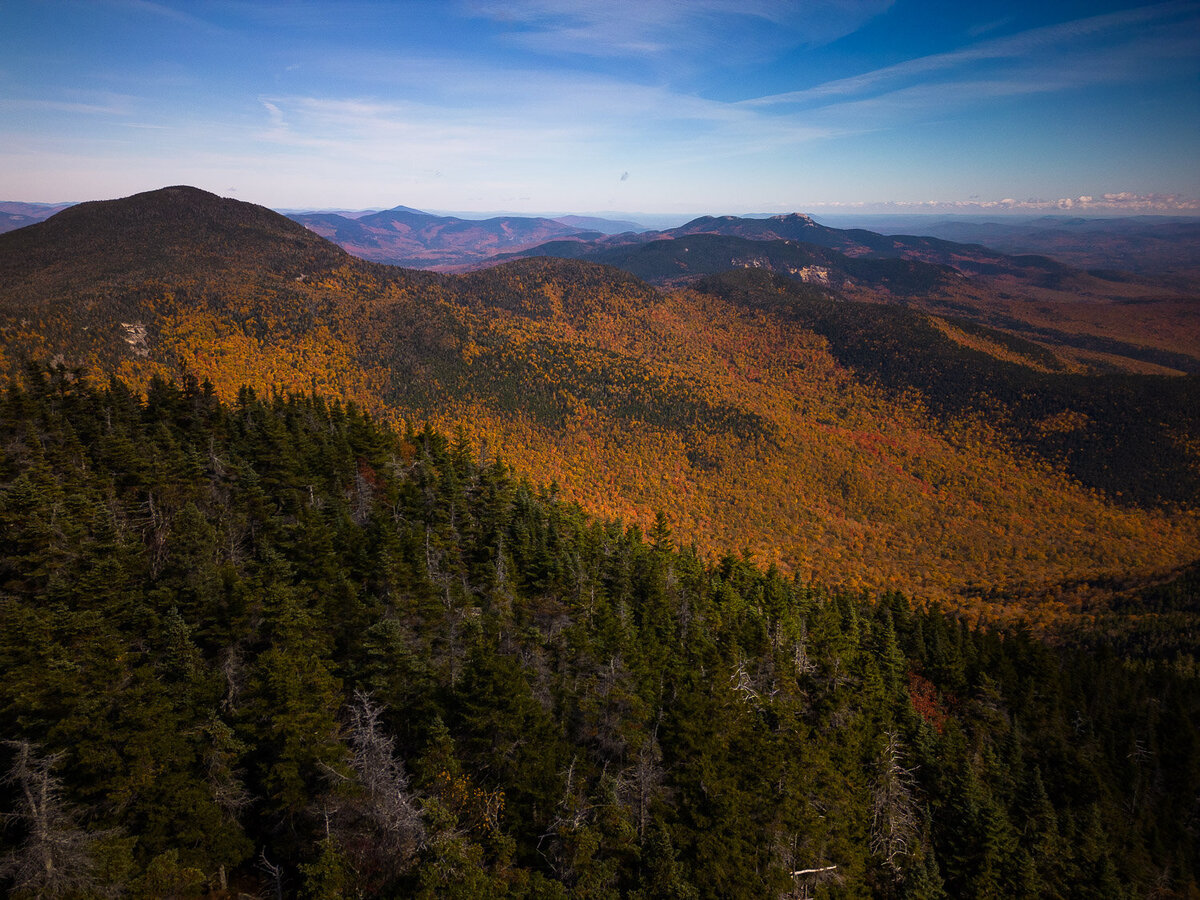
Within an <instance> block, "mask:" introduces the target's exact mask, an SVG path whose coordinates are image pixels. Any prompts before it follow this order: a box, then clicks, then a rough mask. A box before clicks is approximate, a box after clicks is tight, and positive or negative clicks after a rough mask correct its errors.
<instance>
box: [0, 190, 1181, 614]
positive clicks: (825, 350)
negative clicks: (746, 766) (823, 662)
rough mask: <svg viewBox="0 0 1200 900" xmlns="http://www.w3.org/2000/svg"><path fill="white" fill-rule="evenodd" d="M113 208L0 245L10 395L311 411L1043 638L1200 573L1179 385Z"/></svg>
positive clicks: (272, 220)
mask: <svg viewBox="0 0 1200 900" xmlns="http://www.w3.org/2000/svg"><path fill="white" fill-rule="evenodd" d="M113 203H114V204H116V205H115V206H114V207H106V206H105V205H103V204H97V205H85V206H82V207H79V208H77V209H76V210H74V211H69V212H73V215H71V216H70V217H68V218H67V219H65V220H58V221H56V219H57V217H56V219H51V220H49V221H48V222H47V223H45V225H44V226H38V227H37V229H26V230H25V231H26V232H27V233H22V232H14V233H11V234H10V235H5V236H0V271H4V272H10V273H13V275H14V277H12V278H6V279H4V281H3V282H2V283H0V329H2V330H0V335H2V336H3V345H2V346H3V350H4V358H3V360H2V361H3V364H4V366H5V367H6V368H7V370H8V371H10V372H12V371H14V370H15V369H16V368H18V367H19V365H20V363H21V360H22V358H24V357H27V356H33V357H35V358H40V359H44V360H49V359H59V360H61V361H63V362H65V363H67V364H69V365H75V364H79V365H83V366H86V367H88V368H89V369H90V370H91V371H92V372H93V373H95V374H96V375H97V376H100V377H102V378H103V377H106V376H107V375H109V374H117V375H120V376H121V377H123V378H125V379H127V380H129V381H131V382H132V383H134V384H136V385H140V386H143V387H144V386H146V385H147V384H148V383H149V379H150V378H151V377H152V376H154V375H159V376H164V377H174V378H181V377H182V376H183V374H184V373H190V374H193V375H195V376H196V377H197V378H199V379H201V380H204V379H208V380H210V381H211V382H212V384H213V385H214V386H215V389H216V391H217V393H218V394H219V395H221V396H224V397H227V398H231V397H234V396H236V395H237V393H238V391H239V389H240V388H241V387H242V386H243V385H249V386H251V387H253V388H255V389H256V390H259V391H262V392H269V391H270V390H272V389H280V390H285V391H286V390H311V389H313V388H317V389H320V390H322V391H323V392H326V393H330V394H332V395H334V396H338V397H341V398H343V399H345V400H353V401H355V402H356V403H358V404H360V405H361V406H362V407H364V408H367V409H370V410H372V411H373V412H375V413H377V414H379V415H380V416H382V417H384V418H387V419H391V420H400V419H404V420H409V421H413V420H415V421H418V422H419V421H424V420H431V421H434V422H437V423H439V424H441V425H442V426H444V427H446V428H447V429H451V430H453V429H455V428H457V427H461V428H462V429H463V432H464V436H465V437H466V438H467V439H469V440H470V441H471V442H472V443H473V444H474V445H475V446H477V447H480V448H486V449H485V452H486V453H487V454H495V453H500V454H502V455H503V456H504V458H506V459H508V460H509V461H510V462H511V463H512V464H513V465H514V466H515V467H516V468H517V469H518V470H519V471H521V472H524V473H527V474H529V475H531V476H532V477H535V478H537V479H538V480H541V481H550V480H554V481H556V482H557V484H558V489H559V490H560V491H561V493H562V494H563V495H564V496H565V497H568V498H570V499H575V500H578V501H579V502H580V503H581V504H583V506H584V507H585V508H587V509H589V510H591V511H593V512H595V513H598V514H600V515H606V516H608V515H612V516H620V517H622V518H624V519H625V520H626V521H630V522H635V523H641V524H643V525H644V526H645V527H649V526H650V525H651V524H652V523H653V522H654V519H655V513H656V511H662V512H663V513H665V514H666V516H667V519H668V521H669V522H670V523H671V524H672V525H673V526H674V528H675V530H676V534H677V535H678V537H679V538H680V539H681V540H682V541H684V542H685V543H687V542H692V541H694V542H695V543H696V544H697V545H698V547H699V549H700V550H701V552H703V553H707V552H717V553H723V552H727V551H730V550H734V551H737V550H740V549H741V548H746V549H747V551H748V552H750V553H752V554H755V555H756V558H757V559H759V560H760V561H762V562H763V563H776V564H778V565H780V566H782V567H783V568H785V569H786V570H788V571H792V572H796V573H798V574H800V575H802V576H803V577H806V578H808V577H814V578H818V579H820V580H822V581H825V582H830V583H845V584H848V585H850V586H853V587H869V588H875V589H883V588H889V587H901V586H902V587H904V588H905V589H906V590H914V591H916V593H917V594H918V595H919V596H920V597H922V598H925V599H935V600H942V601H946V602H953V603H958V604H961V605H964V606H967V607H970V608H971V609H972V610H973V611H974V612H976V613H979V612H983V613H984V614H986V615H988V616H993V617H996V616H1004V615H1008V614H1016V613H1020V614H1022V615H1024V614H1027V613H1030V612H1031V611H1032V614H1033V615H1035V616H1036V617H1040V618H1041V619H1043V620H1047V621H1048V620H1053V619H1061V618H1063V617H1067V616H1071V615H1074V614H1077V613H1079V612H1080V611H1082V610H1083V609H1084V608H1085V604H1091V603H1095V602H1097V600H1098V599H1103V598H1105V597H1108V596H1112V595H1113V594H1114V592H1119V591H1122V590H1125V589H1126V588H1127V587H1129V588H1132V587H1134V586H1136V585H1137V584H1139V583H1144V582H1146V581H1148V580H1154V579H1157V578H1159V577H1162V576H1164V575H1166V574H1168V573H1170V572H1172V571H1174V570H1175V569H1177V568H1178V567H1181V566H1184V565H1186V564H1188V563H1191V562H1192V561H1194V560H1195V559H1196V558H1197V557H1200V537H1198V535H1200V528H1198V525H1197V521H1196V517H1195V515H1194V513H1192V512H1190V511H1189V510H1190V509H1193V508H1194V507H1195V505H1196V501H1197V497H1196V494H1195V474H1194V473H1195V470H1196V467H1197V454H1198V449H1197V448H1198V446H1200V443H1198V441H1197V438H1198V436H1200V435H1198V432H1197V429H1196V427H1195V422H1194V414H1193V412H1192V411H1193V410H1194V409H1195V408H1196V406H1194V405H1186V403H1187V398H1188V397H1189V396H1194V393H1195V380H1194V379H1191V378H1185V379H1175V380H1168V379H1164V378H1157V379H1156V378H1153V377H1150V376H1142V377H1141V379H1140V380H1137V379H1135V382H1136V383H1135V386H1134V388H1130V389H1128V390H1123V391H1109V392H1106V391H1103V390H1100V391H1096V392H1094V395H1093V394H1092V393H1089V394H1088V395H1087V396H1088V397H1090V398H1091V399H1090V400H1089V402H1092V403H1093V404H1094V405H1093V406H1089V407H1086V408H1083V407H1080V406H1079V399H1080V396H1081V395H1080V394H1079V392H1078V390H1077V388H1075V387H1072V385H1074V384H1075V383H1074V382H1068V381H1067V380H1066V376H1065V375H1063V374H1061V371H1060V370H1061V369H1062V366H1061V364H1060V362H1059V361H1058V360H1057V357H1055V356H1054V354H1047V353H1046V352H1045V351H1044V350H1043V349H1041V348H1039V347H1038V346H1037V345H1030V344H1029V343H1028V342H1014V341H1013V340H1012V339H1010V338H1008V337H1007V336H1005V335H1002V334H999V333H996V332H990V331H988V330H986V329H982V330H981V329H979V328H975V327H974V326H968V325H964V324H963V323H961V322H959V323H957V324H956V322H955V321H953V320H949V319H946V318H945V317H930V316H929V315H928V314H926V313H922V312H919V311H915V310H907V309H903V308H901V307H894V308H892V307H880V306H878V305H875V304H863V303H856V302H853V301H849V300H846V299H841V298H839V296H838V295H836V294H833V293H830V290H831V289H830V288H827V287H823V286H822V287H818V286H814V285H810V286H807V287H804V286H796V290H797V291H799V293H798V294H791V295H789V294H788V292H787V291H786V290H783V291H782V292H781V290H780V289H779V288H778V286H777V285H774V284H773V283H763V284H758V283H753V282H752V283H749V284H738V283H734V284H732V285H730V284H726V283H713V284H711V285H708V286H707V287H705V288H704V290H697V289H688V290H679V291H674V292H670V293H662V292H660V291H658V290H655V289H654V288H651V287H650V286H649V285H647V284H645V283H644V282H642V281H640V280H638V279H636V278H634V277H632V276H631V275H628V274H626V273H623V272H621V271H618V270H616V269H612V268H608V267H604V266H599V265H595V264H591V263H587V262H580V261H571V260H551V259H546V258H541V259H532V260H522V261H515V262H513V263H509V264H506V265H503V266H499V267H496V268H493V269H490V270H487V271H483V272H477V273H473V274H471V275H466V276H440V275H435V274H432V273H424V272H414V271H409V270H403V269H397V268H393V267H387V266H377V265H371V264H369V263H365V262H362V261H359V260H356V259H353V258H351V257H349V256H347V255H346V254H344V253H343V252H342V251H341V250H339V249H338V248H336V247H334V246H333V245H332V244H329V243H327V242H325V241H323V240H322V239H320V238H319V237H317V236H316V235H313V234H312V233H311V232H308V231H307V230H305V229H303V228H301V227H300V226H299V225H296V224H295V223H292V222H290V221H288V220H287V219H284V218H283V217H281V216H275V214H273V213H270V212H268V211H266V210H259V209H258V208H255V207H246V205H245V204H238V203H236V202H234V201H223V200H219V199H218V198H215V197H211V195H202V192H193V191H191V190H188V189H167V190H165V191H160V192H153V193H151V194H147V195H141V196H139V197H136V198H128V199H127V200H124V201H113ZM223 217H224V218H223ZM115 222H120V223H122V224H121V226H120V227H117V226H116V225H114V224H113V223H115ZM224 248H227V249H228V257H227V258H226V257H225V256H223V253H225V249H224ZM781 297H782V298H784V300H786V302H781V300H780V298H781ZM882 309H891V310H892V312H891V313H889V315H888V316H887V317H884V318H883V319H880V318H879V316H878V315H877V314H876V313H877V312H878V311H879V310H882ZM875 320H879V321H880V322H882V323H883V324H884V325H886V327H885V328H884V329H883V331H880V332H877V333H874V334H870V333H867V334H866V335H865V337H864V335H863V333H862V327H863V326H864V323H868V322H871V321H875ZM888 323H890V324H888ZM972 328H973V329H974V330H972ZM910 334H917V335H924V337H922V338H921V340H920V341H918V342H916V343H912V342H907V337H906V335H910ZM931 335H932V337H931ZM889 340H898V341H901V343H902V345H903V346H899V347H889V346H888V341H889ZM906 342H907V343H906ZM872 354H874V355H875V356H877V357H878V358H879V359H880V361H881V365H880V366H875V367H872V365H870V364H868V363H869V361H870V359H871V357H872ZM892 359H895V360H899V361H901V364H900V365H899V368H898V369H895V367H893V369H889V368H888V365H890V364H887V361H888V360H892ZM963 360H969V361H970V364H971V367H972V369H971V371H972V372H973V373H974V374H973V375H972V377H973V378H976V379H977V382H978V383H979V384H981V385H983V386H985V387H986V385H987V384H989V383H990V382H989V379H992V380H993V381H994V383H995V384H1010V385H1017V386H1018V387H1020V386H1021V385H1022V384H1023V382H1022V378H1024V377H1026V376H1030V377H1032V376H1035V375H1036V376H1037V378H1040V379H1041V380H1040V381H1039V380H1037V379H1036V378H1035V379H1034V380H1032V381H1029V382H1028V384H1029V385H1032V386H1033V389H1035V392H1036V393H1037V394H1039V395H1043V396H1044V401H1039V403H1040V405H1039V404H1037V403H1035V404H1032V405H1031V404H1030V403H1027V402H1025V401H1024V400H1022V399H1021V396H1023V395H1021V394H1020V391H1017V394H1015V395H1013V396H1007V395H1001V396H998V397H996V398H995V399H996V401H997V403H999V404H1000V405H1001V406H1002V408H1003V411H1004V412H1005V414H1006V415H1007V416H1008V417H1009V418H1010V419H1011V420H1012V421H1011V422H1009V421H1006V419H1005V416H1003V415H1001V416H997V415H994V413H995V412H996V409H995V408H992V407H989V406H987V405H986V404H984V403H983V402H982V398H981V393H980V391H979V390H975V389H971V390H969V391H965V392H963V393H962V397H958V396H957V395H956V393H955V391H954V390H952V389H950V387H951V386H953V385H954V384H955V383H956V379H957V378H958V377H959V374H960V372H961V371H962V361H963ZM893 370H894V371H898V372H900V373H901V375H902V377H893V374H892V373H893ZM1014 372H1016V373H1018V374H1012V373H1014ZM939 373H940V374H939ZM1006 373H1007V374H1006ZM1020 373H1024V374H1023V375H1021V376H1020V377H1018V375H1019V374H1020ZM1056 373H1057V374H1056ZM922 379H923V380H922ZM1109 383H1114V384H1115V382H1109V381H1104V380H1103V379H1101V380H1096V381H1093V382H1088V384H1091V385H1101V384H1109ZM1021 390H1024V387H1021ZM1073 391H1074V393H1073ZM1171 391H1176V392H1178V391H1182V392H1183V393H1182V394H1179V395H1178V396H1176V397H1174V398H1173V397H1172V394H1171ZM1188 392H1191V394H1189V393H1188ZM1148 398H1150V399H1153V398H1158V399H1155V401H1154V402H1156V403H1159V404H1160V406H1161V410H1162V411H1163V414H1162V415H1159V413H1158V412H1155V413H1154V415H1153V416H1146V415H1145V412H1146V410H1147V409H1149V408H1148V407H1146V408H1143V406H1139V404H1144V402H1146V401H1147V399H1148ZM960 401H961V402H960ZM1055 404H1057V406H1055ZM1197 405H1200V404H1197ZM1181 407H1182V408H1181ZM1156 409H1157V407H1156ZM1035 416H1036V417H1037V418H1035ZM1138 416H1141V417H1142V418H1143V419H1145V422H1144V423H1143V427H1142V428H1141V431H1140V432H1139V433H1141V434H1142V435H1143V437H1142V438H1138V440H1142V443H1141V444H1136V443H1135V444H1131V445H1128V447H1146V446H1149V447H1150V448H1152V450H1153V451H1154V452H1153V455H1152V456H1150V457H1147V456H1146V455H1145V454H1143V453H1142V452H1141V451H1140V450H1139V451H1137V452H1130V451H1129V450H1128V447H1126V445H1124V444H1123V445H1122V446H1123V447H1126V449H1125V450H1121V452H1111V453H1110V452H1108V449H1107V445H1106V440H1107V437H1106V436H1107V435H1112V434H1116V433H1119V430H1120V427H1121V424H1120V423H1121V422H1122V421H1127V420H1129V418H1130V417H1138ZM1139 421H1140V420H1139ZM985 424H986V427H984V425H985ZM1072 442H1074V443H1072ZM1076 445H1079V446H1082V447H1084V448H1085V452H1082V453H1081V451H1080V450H1079V449H1078V447H1076ZM1078 459H1084V460H1085V461H1086V465H1076V461H1077V460H1078ZM1148 462H1153V463H1154V464H1155V465H1156V466H1160V469H1158V470H1155V471H1153V472H1150V473H1149V474H1147V473H1145V472H1144V471H1143V470H1145V469H1146V468H1147V466H1146V464H1147V463H1148ZM1072 467H1073V468H1072ZM1068 471H1069V472H1072V473H1073V475H1071V476H1069V475H1068V474H1067V472H1068ZM1189 479H1190V480H1189ZM1081 481H1082V482H1084V483H1083V484H1081V483H1080V482H1081ZM1089 485H1090V486H1089ZM1134 485H1136V486H1137V489H1136V491H1131V492H1130V495H1129V496H1123V497H1117V491H1119V490H1122V489H1123V488H1126V487H1130V486H1134ZM1101 491H1103V492H1106V493H1101ZM1106 494H1107V495H1106ZM1131 501H1132V502H1131ZM1160 501H1165V502H1166V503H1167V506H1166V507H1160V505H1159V504H1160ZM1177 507H1179V508H1177Z"/></svg>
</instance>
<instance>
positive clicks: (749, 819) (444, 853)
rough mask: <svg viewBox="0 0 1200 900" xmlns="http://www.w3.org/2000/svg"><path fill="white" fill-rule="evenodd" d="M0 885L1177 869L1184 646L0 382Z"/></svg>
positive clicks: (328, 419)
mask: <svg viewBox="0 0 1200 900" xmlns="http://www.w3.org/2000/svg"><path fill="white" fill-rule="evenodd" d="M0 446H2V447H3V448H4V452H3V455H2V456H0V547H3V548H4V551H3V553H2V554H0V665H2V666H3V672H4V676H5V677H4V678H3V679H0V723H3V724H2V725H0V736H2V737H3V740H4V743H3V744H2V745H0V767H2V768H3V771H4V772H5V773H7V777H6V778H5V780H4V781H3V782H2V783H0V808H3V809H4V810H5V811H6V812H10V813H11V819H10V822H9V827H8V828H6V829H5V830H4V831H3V833H2V834H0V878H3V879H5V881H4V884H5V885H6V887H7V888H8V889H9V891H10V892H11V894H12V895H13V896H16V897H49V896H71V897H81V898H85V897H101V896H109V895H111V894H113V893H117V892H119V893H120V894H121V895H123V896H128V897H131V898H156V897H163V896H180V897H183V896H198V895H201V894H204V893H207V894H208V895H209V896H216V897H234V896H237V895H238V894H239V893H255V894H269V895H275V896H304V897H330V898H332V897H346V896H382V897H401V896H403V897H408V896H412V897H419V898H428V900H432V898H458V897H461V898H464V900H465V898H474V897H484V896H488V897H511V898H518V897H521V898H524V897H528V898H534V897H538V898H576V897H577V898H584V897H587V898H614V900H615V898H617V897H635V898H645V900H649V898H694V900H700V898H704V900H708V898H713V900H716V898H723V900H728V898H747V900H749V898H763V897H781V898H782V897H796V896H812V897H836V898H848V897H865V896H875V897H914V898H915V897H922V898H941V897H956V898H957V897H993V896H1026V897H1034V896H1039V897H1040V896H1046V897H1049V896H1059V897H1064V898H1091V897H1122V896H1146V895H1148V894H1150V893H1153V894H1154V895H1155V896H1161V897H1181V898H1182V897H1190V896H1194V895H1195V893H1196V892H1197V890H1198V887H1197V869H1196V859H1197V833H1196V826H1197V823H1198V822H1200V808H1198V807H1197V805H1196V797H1197V796H1198V795H1200V775H1198V774H1197V773H1198V772H1200V764H1198V763H1200V757H1198V754H1200V742H1198V741H1197V740H1196V731H1195V722H1196V721H1197V720H1198V717H1200V708H1198V707H1197V704H1198V703H1200V690H1197V684H1196V670H1195V664H1194V659H1190V660H1189V659H1187V658H1185V657H1180V658H1179V659H1177V661H1176V662H1175V663H1174V664H1163V663H1154V662H1146V661H1144V660H1143V661H1127V660H1122V659H1121V658H1119V657H1118V656H1116V655H1115V654H1113V653H1112V652H1111V650H1105V649H1101V650H1100V651H1099V652H1092V651H1088V652H1079V651H1074V650H1068V649H1053V648H1051V647H1050V646H1048V645H1046V644H1044V643H1042V642H1040V641H1037V640H1033V639H1031V638H1030V637H1029V636H1028V635H1027V634H1026V633H1023V632H1020V631H1014V632H1004V631H998V630H985V629H973V628H971V627H969V626H968V625H967V624H966V623H964V622H963V621H961V620H959V619H957V618H955V617H953V616H948V615H946V614H944V613H941V612H937V611H932V610H926V611H917V610H914V608H913V607H912V605H911V604H910V603H909V602H908V601H907V600H906V599H905V597H904V596H902V595H901V594H898V593H889V594H885V595H879V596H874V597H862V596H859V595H857V594H855V595H851V594H847V593H844V592H830V591H828V590H826V589H823V588H822V587H820V586H819V585H815V584H811V583H808V582H806V581H805V580H803V579H792V578H785V577H783V576H782V575H780V573H779V572H778V571H777V570H770V571H763V570H762V569H759V568H756V567H755V566H753V565H752V564H750V563H749V562H747V561H746V560H745V559H743V558H741V557H739V556H737V555H726V556H724V557H722V558H719V559H714V560H712V561H711V562H708V563H706V562H704V561H703V560H702V559H700V558H699V557H698V556H697V555H696V553H695V552H694V550H690V549H686V548H685V549H682V550H680V549H677V548H676V546H675V544H676V540H675V538H674V536H673V535H672V534H671V530H670V528H669V527H668V525H667V523H666V521H665V519H664V517H662V516H660V517H658V519H657V521H656V522H655V524H654V526H653V527H652V528H651V529H650V531H649V533H647V534H645V535H643V533H642V532H641V531H640V530H639V529H637V528H636V527H632V526H631V527H624V526H622V525H621V524H620V523H616V522H604V521H597V520H594V519H589V518H588V517H586V516H585V515H583V513H582V512H581V511H580V510H579V509H578V508H577V507H575V506H573V505H571V504H568V503H566V502H564V501H563V500H562V499H561V497H559V496H557V495H556V492H555V491H554V490H552V489H546V488H537V487H533V486H531V485H530V484H529V483H528V482H525V481H521V480H517V479H516V478H515V477H514V476H513V473H512V472H511V470H510V469H509V468H508V466H507V465H506V464H505V463H504V462H503V461H502V460H500V459H499V458H497V457H496V456H494V455H489V456H488V457H486V458H483V459H476V458H474V457H473V456H472V454H471V452H470V450H469V447H468V442H467V440H466V439H465V436H463V435H460V436H458V437H456V438H454V439H453V440H447V439H446V438H444V437H443V436H441V435H439V434H438V433H436V432H434V431H432V430H430V429H428V428H426V429H422V430H416V429H413V428H407V429H405V430H404V431H402V432H397V431H394V430H389V429H386V428H381V427H380V426H379V425H378V424H376V423H374V422H373V421H372V420H371V419H370V418H368V417H367V416H366V415H364V414H363V412H362V411H361V410H360V409H358V408H356V407H354V406H352V405H351V406H346V405H342V404H340V403H338V402H336V401H330V400H326V399H324V398H321V397H312V396H300V395H295V394H293V395H291V396H283V395H280V394H277V395H275V396H272V397H269V398H268V397H262V398H260V397H258V396H256V395H255V394H254V392H252V391H250V390H248V389H246V390H241V391H239V392H238V395H237V398H236V400H235V401H233V402H230V403H224V402H222V401H221V400H220V399H219V398H218V397H217V396H216V394H215V393H214V391H213V389H212V387H211V386H210V385H201V384H197V383H196V382H195V381H194V380H189V381H188V382H187V383H184V384H182V386H178V387H177V386H175V385H171V384H167V383H164V382H161V381H154V382H152V383H150V384H149V385H148V389H147V392H146V394H145V396H144V398H142V397H139V396H137V395H136V394H135V393H134V392H132V391H131V390H130V389H129V388H128V387H126V386H125V385H123V384H121V383H119V382H114V383H112V384H111V385H110V386H108V387H104V388H97V387H92V386H90V385H89V384H88V383H87V382H86V381H84V380H81V379H79V378H78V377H77V376H76V375H74V374H73V373H71V372H70V371H68V370H66V369H65V368H58V369H56V370H52V371H49V372H47V371H44V370H38V369H36V368H34V369H32V370H31V371H29V372H28V373H26V374H25V375H23V376H22V377H21V379H20V380H19V381H18V382H17V383H15V384H13V385H11V386H10V387H9V388H7V389H6V390H4V391H3V393H0Z"/></svg>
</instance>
